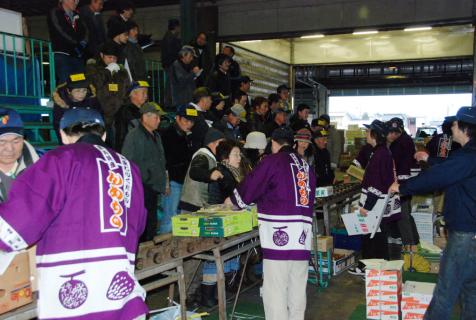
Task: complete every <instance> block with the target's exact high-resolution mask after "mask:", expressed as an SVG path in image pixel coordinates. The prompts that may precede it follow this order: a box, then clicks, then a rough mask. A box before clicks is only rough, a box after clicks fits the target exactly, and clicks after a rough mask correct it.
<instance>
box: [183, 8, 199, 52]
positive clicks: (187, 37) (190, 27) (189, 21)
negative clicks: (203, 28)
mask: <svg viewBox="0 0 476 320" xmlns="http://www.w3.org/2000/svg"><path fill="white" fill-rule="evenodd" d="M195 36H196V24H195V0H180V39H181V40H182V46H184V45H186V44H189V43H190V41H191V40H193V39H194V38H195Z"/></svg>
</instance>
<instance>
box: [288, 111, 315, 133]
mask: <svg viewBox="0 0 476 320" xmlns="http://www.w3.org/2000/svg"><path fill="white" fill-rule="evenodd" d="M289 128H291V130H293V131H294V132H296V131H298V130H301V129H303V128H304V129H307V130H309V131H311V126H310V125H309V122H307V120H302V119H300V118H299V115H298V114H297V113H295V114H293V115H292V116H291V118H290V119H289Z"/></svg>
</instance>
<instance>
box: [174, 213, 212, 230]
mask: <svg viewBox="0 0 476 320" xmlns="http://www.w3.org/2000/svg"><path fill="white" fill-rule="evenodd" d="M205 217H206V216H204V215H197V214H179V215H178V216H175V217H172V227H198V224H199V222H200V218H205Z"/></svg>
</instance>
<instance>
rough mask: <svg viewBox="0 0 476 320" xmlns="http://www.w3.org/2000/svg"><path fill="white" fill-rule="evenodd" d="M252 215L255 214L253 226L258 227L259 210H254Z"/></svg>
mask: <svg viewBox="0 0 476 320" xmlns="http://www.w3.org/2000/svg"><path fill="white" fill-rule="evenodd" d="M251 215H252V216H253V227H257V226H258V225H259V222H258V212H252V213H251Z"/></svg>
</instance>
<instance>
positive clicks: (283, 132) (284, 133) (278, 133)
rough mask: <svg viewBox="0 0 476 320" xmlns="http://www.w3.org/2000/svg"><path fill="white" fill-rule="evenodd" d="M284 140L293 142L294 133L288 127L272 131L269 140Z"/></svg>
mask: <svg viewBox="0 0 476 320" xmlns="http://www.w3.org/2000/svg"><path fill="white" fill-rule="evenodd" d="M279 138H285V139H289V140H292V141H294V132H293V131H292V130H291V129H289V127H281V128H278V129H276V130H274V131H273V133H272V134H271V140H276V139H279Z"/></svg>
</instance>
